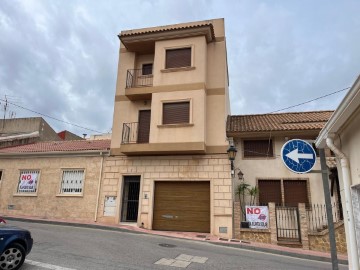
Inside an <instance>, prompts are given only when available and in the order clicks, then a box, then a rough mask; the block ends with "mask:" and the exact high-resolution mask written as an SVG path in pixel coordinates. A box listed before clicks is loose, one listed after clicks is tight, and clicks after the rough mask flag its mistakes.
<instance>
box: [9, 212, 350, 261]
mask: <svg viewBox="0 0 360 270" xmlns="http://www.w3.org/2000/svg"><path fill="white" fill-rule="evenodd" d="M3 217H5V218H6V219H7V220H14V221H22V222H30V223H40V224H51V225H61V226H69V227H80V228H91V229H101V230H107V231H118V232H125V233H133V234H143V235H145V234H149V233H146V232H140V231H135V230H130V229H125V228H118V227H112V226H104V225H97V224H86V223H76V222H66V221H54V220H39V219H28V218H20V217H7V216H3ZM152 235H156V236H162V237H170V238H177V239H183V240H193V241H198V240H196V239H188V238H181V237H176V236H169V235H161V234H152ZM204 242H206V243H209V244H212V245H217V246H225V247H232V248H238V249H245V250H251V251H259V252H265V253H270V254H276V255H283V256H288V257H294V258H300V259H307V260H312V261H320V262H330V263H331V258H328V257H323V256H317V255H310V254H301V253H296V252H289V251H283V250H277V249H270V248H263V247H256V246H247V245H246V244H245V245H244V244H240V245H239V244H237V245H234V244H230V243H224V242H223V243H222V242H212V241H204ZM338 263H339V264H342V265H348V260H344V259H338Z"/></svg>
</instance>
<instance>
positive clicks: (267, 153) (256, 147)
mask: <svg viewBox="0 0 360 270" xmlns="http://www.w3.org/2000/svg"><path fill="white" fill-rule="evenodd" d="M273 156H274V153H273V145H272V140H244V157H273Z"/></svg>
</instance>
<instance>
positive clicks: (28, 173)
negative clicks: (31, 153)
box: [17, 170, 40, 193]
mask: <svg viewBox="0 0 360 270" xmlns="http://www.w3.org/2000/svg"><path fill="white" fill-rule="evenodd" d="M39 174H40V171H38V170H24V171H20V177H19V183H18V187H17V192H18V193H36V191H37V185H38V181H39Z"/></svg>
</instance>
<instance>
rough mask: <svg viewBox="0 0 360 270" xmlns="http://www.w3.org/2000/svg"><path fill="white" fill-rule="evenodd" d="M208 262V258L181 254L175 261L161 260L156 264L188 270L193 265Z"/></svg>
mask: <svg viewBox="0 0 360 270" xmlns="http://www.w3.org/2000/svg"><path fill="white" fill-rule="evenodd" d="M207 260H208V258H206V257H198V256H191V255H186V254H180V255H179V256H177V257H176V258H175V259H169V258H161V259H160V260H158V261H157V262H155V263H154V264H160V265H166V266H175V267H179V268H186V267H188V266H189V265H190V264H191V263H205V262H206V261H207Z"/></svg>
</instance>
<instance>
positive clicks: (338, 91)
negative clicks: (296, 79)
mask: <svg viewBox="0 0 360 270" xmlns="http://www.w3.org/2000/svg"><path fill="white" fill-rule="evenodd" d="M349 88H350V87H346V88H344V89H341V90H337V91H335V92H332V93H330V94H326V95H324V96H321V97H317V98H314V99H311V100H308V101H305V102H302V103H299V104H296V105H292V106H289V107H286V108H283V109H280V110H276V111H273V112H270V113H276V112H281V111H284V110H287V109H291V108H294V107H298V106H301V105H304V104H306V103H310V102H313V101H315V100H318V99H321V98H325V97H328V96H331V95H334V94H337V93H340V92H342V91H345V90H347V89H349Z"/></svg>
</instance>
